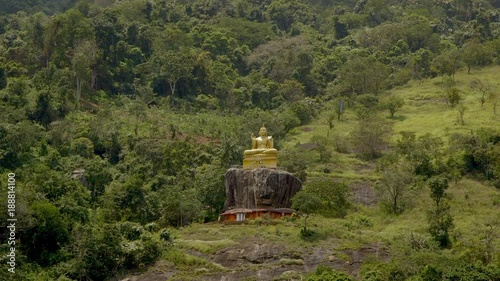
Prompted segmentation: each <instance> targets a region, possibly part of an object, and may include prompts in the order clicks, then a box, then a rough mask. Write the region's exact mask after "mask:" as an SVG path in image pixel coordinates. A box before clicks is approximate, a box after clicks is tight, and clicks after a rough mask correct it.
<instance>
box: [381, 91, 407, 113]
mask: <svg viewBox="0 0 500 281" xmlns="http://www.w3.org/2000/svg"><path fill="white" fill-rule="evenodd" d="M403 105H405V101H404V100H403V98H401V97H398V96H394V95H393V96H390V97H387V98H386V99H385V100H384V101H383V102H382V107H383V108H384V109H387V110H389V113H390V114H391V118H394V114H395V113H396V112H397V111H398V110H400V109H401V108H402V107H403Z"/></svg>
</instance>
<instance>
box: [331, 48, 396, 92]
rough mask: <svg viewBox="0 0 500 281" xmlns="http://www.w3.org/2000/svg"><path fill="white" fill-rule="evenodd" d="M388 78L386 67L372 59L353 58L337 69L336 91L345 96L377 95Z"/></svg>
mask: <svg viewBox="0 0 500 281" xmlns="http://www.w3.org/2000/svg"><path fill="white" fill-rule="evenodd" d="M388 77H389V69H388V67H387V66H386V65H385V64H383V63H381V62H379V61H377V60H376V59H375V58H374V57H372V56H370V57H358V56H356V57H354V58H352V59H350V60H348V61H347V62H346V63H345V64H343V65H342V67H341V68H340V69H339V72H338V76H337V82H338V87H337V88H338V91H339V92H340V93H345V94H371V93H378V92H380V91H381V90H382V89H383V88H384V87H385V82H386V79H387V78H388Z"/></svg>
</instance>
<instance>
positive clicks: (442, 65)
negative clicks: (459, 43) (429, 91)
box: [431, 49, 462, 80]
mask: <svg viewBox="0 0 500 281" xmlns="http://www.w3.org/2000/svg"><path fill="white" fill-rule="evenodd" d="M461 63H462V60H461V57H460V52H459V51H458V50H454V49H451V50H446V51H444V52H442V53H441V54H439V55H437V56H436V57H435V58H434V59H433V60H432V65H431V66H432V68H433V69H434V70H435V71H436V72H438V73H439V74H441V76H442V77H444V75H445V74H446V75H448V76H450V77H451V79H452V80H454V79H455V73H456V72H457V70H458V69H459V68H460V65H461Z"/></svg>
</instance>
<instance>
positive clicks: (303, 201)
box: [292, 190, 322, 232]
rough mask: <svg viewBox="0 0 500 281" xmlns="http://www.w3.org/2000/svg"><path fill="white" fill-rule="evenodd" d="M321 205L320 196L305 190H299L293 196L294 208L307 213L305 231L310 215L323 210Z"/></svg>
mask: <svg viewBox="0 0 500 281" xmlns="http://www.w3.org/2000/svg"><path fill="white" fill-rule="evenodd" d="M321 207H322V206H321V199H320V198H319V196H317V195H315V194H313V193H310V192H307V191H304V190H301V191H299V192H297V193H296V194H295V195H294V196H293V198H292V208H294V209H296V210H298V211H299V212H301V213H303V214H304V215H305V216H304V232H307V219H308V218H309V216H310V215H311V214H313V213H316V212H318V211H319V210H321Z"/></svg>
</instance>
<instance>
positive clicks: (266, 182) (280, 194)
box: [225, 168, 302, 210]
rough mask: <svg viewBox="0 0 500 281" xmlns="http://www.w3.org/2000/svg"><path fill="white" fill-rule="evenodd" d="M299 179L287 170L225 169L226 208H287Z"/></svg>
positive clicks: (290, 203)
mask: <svg viewBox="0 0 500 281" xmlns="http://www.w3.org/2000/svg"><path fill="white" fill-rule="evenodd" d="M301 189H302V182H301V181H300V180H299V179H298V178H296V177H294V176H293V175H292V174H290V173H289V172H287V171H282V170H275V169H267V168H258V169H253V170H247V169H238V168H231V169H229V170H228V171H227V172H226V203H225V209H226V210H227V209H233V208H248V209H254V208H290V207H291V205H292V202H291V198H292V197H293V195H295V193H297V192H298V191H299V190H301Z"/></svg>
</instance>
